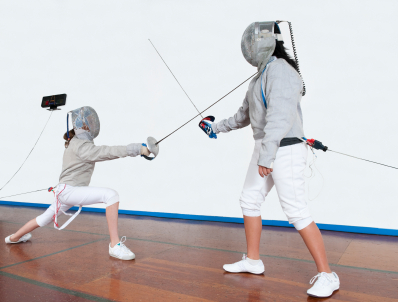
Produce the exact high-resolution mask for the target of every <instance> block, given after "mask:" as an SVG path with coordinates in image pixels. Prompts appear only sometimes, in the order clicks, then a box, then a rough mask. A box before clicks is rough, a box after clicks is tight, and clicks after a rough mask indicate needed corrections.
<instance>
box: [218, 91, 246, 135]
mask: <svg viewBox="0 0 398 302" xmlns="http://www.w3.org/2000/svg"><path fill="white" fill-rule="evenodd" d="M248 93H249V91H248V92H247V93H246V97H245V99H244V100H243V104H242V106H241V107H240V108H239V110H238V112H236V113H235V114H234V116H231V117H230V118H228V119H224V120H222V121H220V122H218V123H213V124H212V125H211V127H212V128H213V131H214V132H215V133H216V134H217V133H220V132H224V133H227V132H229V131H231V130H237V129H240V128H244V127H246V126H248V125H250V116H249V101H248V99H247V97H248Z"/></svg>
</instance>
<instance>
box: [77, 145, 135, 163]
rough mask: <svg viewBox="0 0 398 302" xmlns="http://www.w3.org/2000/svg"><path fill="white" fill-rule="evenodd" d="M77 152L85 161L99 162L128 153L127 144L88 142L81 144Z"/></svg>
mask: <svg viewBox="0 0 398 302" xmlns="http://www.w3.org/2000/svg"><path fill="white" fill-rule="evenodd" d="M76 154H77V156H78V157H79V158H80V159H81V160H82V161H84V162H99V161H105V160H111V159H116V158H121V157H126V156H127V155H128V153H127V146H96V145H94V144H93V143H88V142H87V143H84V144H81V145H80V146H79V148H78V150H77V152H76Z"/></svg>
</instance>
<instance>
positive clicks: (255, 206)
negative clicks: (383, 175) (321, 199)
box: [199, 21, 340, 297]
mask: <svg viewBox="0 0 398 302" xmlns="http://www.w3.org/2000/svg"><path fill="white" fill-rule="evenodd" d="M241 47H242V53H243V55H244V57H245V59H246V60H247V61H248V62H249V63H250V64H252V65H253V66H255V67H257V68H258V74H257V75H256V76H255V77H254V79H253V80H252V81H251V82H250V84H249V89H248V91H247V93H246V97H245V99H244V101H243V105H242V106H241V107H240V108H239V110H238V112H237V113H236V114H235V115H234V116H232V117H230V118H228V119H224V120H222V121H220V122H218V123H214V117H213V116H209V117H207V118H204V119H203V120H202V121H201V122H200V124H199V126H200V128H201V129H202V130H203V131H205V133H206V134H207V135H208V136H209V137H210V138H217V134H218V133H220V132H223V133H226V132H229V131H231V130H237V129H240V128H243V127H246V126H248V125H251V127H252V129H253V136H254V140H255V146H254V151H253V156H252V159H251V161H250V164H249V169H248V171H247V175H246V180H245V183H244V185H243V190H242V193H241V197H240V206H241V208H242V212H243V217H244V224H245V231H246V241H247V256H246V255H243V259H242V260H241V261H239V262H236V263H233V264H225V265H224V270H226V271H228V272H231V273H240V272H248V273H253V274H262V273H263V272H264V264H263V262H262V261H261V260H260V254H259V249H260V237H261V230H262V221H261V212H260V208H261V204H262V203H263V202H264V200H265V198H266V196H267V194H268V193H269V191H270V190H271V189H272V187H273V186H275V187H276V190H277V193H278V196H279V201H280V204H281V206H282V209H283V211H284V213H285V214H286V216H287V218H288V220H289V222H290V223H291V224H293V225H294V227H295V228H296V229H297V230H298V232H299V233H300V235H301V237H302V238H303V240H304V242H305V244H306V245H307V247H308V249H309V251H310V253H311V255H312V257H313V258H314V260H315V263H316V266H317V269H318V274H317V275H316V276H315V277H314V278H312V279H311V281H310V284H313V283H314V281H315V280H316V282H315V284H314V285H313V286H312V287H311V288H310V289H309V290H308V291H307V293H308V295H310V296H316V297H328V296H330V295H332V293H333V292H334V291H335V290H337V289H339V286H340V281H339V278H338V276H337V274H336V273H334V272H332V271H331V270H330V267H329V264H328V260H327V257H326V252H325V247H324V243H323V239H322V235H321V233H320V231H319V229H318V227H317V225H316V224H315V223H314V221H313V219H312V217H311V214H310V211H309V209H308V205H307V202H306V199H305V179H304V169H305V167H306V162H307V146H306V144H305V143H303V140H302V139H301V138H302V137H303V136H304V130H303V115H302V111H301V105H300V102H301V97H302V94H303V89H304V87H303V83H302V80H301V77H300V75H299V73H298V67H297V62H296V61H295V60H293V59H292V58H290V56H289V55H288V54H287V52H286V50H285V47H284V45H283V40H282V36H281V32H280V29H279V26H278V24H277V23H276V22H273V21H272V22H255V23H252V24H250V25H249V27H248V28H247V29H246V31H245V32H244V34H243V36H242V43H241Z"/></svg>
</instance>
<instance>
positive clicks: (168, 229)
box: [0, 206, 398, 302]
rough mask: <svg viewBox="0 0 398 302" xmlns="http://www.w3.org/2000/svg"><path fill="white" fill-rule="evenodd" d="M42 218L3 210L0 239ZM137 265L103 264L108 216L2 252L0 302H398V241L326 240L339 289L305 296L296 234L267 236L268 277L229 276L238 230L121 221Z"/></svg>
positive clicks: (310, 270) (310, 272)
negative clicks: (227, 266) (227, 269)
mask: <svg viewBox="0 0 398 302" xmlns="http://www.w3.org/2000/svg"><path fill="white" fill-rule="evenodd" d="M43 210H44V209H40V208H27V207H11V206H0V237H1V238H4V237H6V236H8V235H10V234H12V233H13V232H14V231H15V230H16V229H18V228H19V227H20V226H21V225H22V224H23V223H25V222H26V221H28V220H29V219H32V218H33V217H36V216H37V215H39V214H41V213H42V212H43ZM119 219H120V220H119V230H120V235H126V236H127V238H128V239H127V242H126V245H127V246H128V247H129V248H130V249H131V250H132V251H133V252H134V253H135V254H136V260H133V261H121V260H117V259H114V258H111V257H109V254H108V243H109V241H108V236H107V225H106V220H105V215H104V214H100V213H82V214H80V215H79V216H78V217H77V218H76V219H75V220H74V221H73V223H72V224H71V225H69V226H68V228H67V229H66V230H63V231H58V230H55V229H54V228H53V227H52V226H48V227H44V228H41V229H38V230H36V231H34V232H33V234H32V235H33V237H32V239H31V240H30V241H28V242H27V243H23V244H14V245H9V244H7V245H6V244H5V243H3V244H0V301H4V302H5V301H7V302H8V301H18V302H20V301H29V302H31V301H228V302H231V301H360V302H365V301H383V302H388V301H398V238H397V237H388V236H375V235H360V234H349V233H339V232H331V231H323V232H322V233H323V235H324V240H325V245H326V249H327V252H328V257H329V261H330V263H331V264H332V270H334V271H335V272H336V273H337V274H338V275H339V276H340V281H341V289H340V290H339V291H337V292H335V294H334V295H333V296H332V297H331V298H328V299H315V298H310V297H308V296H307V295H306V290H307V288H309V284H308V282H309V280H310V279H311V277H313V276H314V275H315V274H316V268H315V265H314V263H313V261H312V260H311V256H310V254H309V252H308V251H307V249H306V247H305V245H304V244H303V242H302V241H301V238H300V236H299V235H298V233H297V232H296V231H295V230H294V229H291V228H281V227H263V233H262V241H261V242H262V244H261V250H260V253H261V258H262V260H263V261H264V265H265V273H264V275H258V276H257V275H250V274H230V273H226V272H224V271H223V269H222V265H223V264H224V263H232V262H235V261H238V260H240V259H241V257H242V254H243V253H244V252H245V234H244V229H243V225H241V224H232V223H214V222H198V221H188V220H177V219H162V218H148V217H138V216H130V215H120V218H119Z"/></svg>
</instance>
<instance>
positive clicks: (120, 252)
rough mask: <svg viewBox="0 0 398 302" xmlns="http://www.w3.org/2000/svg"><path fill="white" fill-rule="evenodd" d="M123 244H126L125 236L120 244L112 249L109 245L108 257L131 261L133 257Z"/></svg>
mask: <svg viewBox="0 0 398 302" xmlns="http://www.w3.org/2000/svg"><path fill="white" fill-rule="evenodd" d="M124 242H126V236H123V237H122V240H120V242H119V243H118V244H116V245H115V246H114V247H111V245H110V244H109V256H111V257H115V258H118V259H121V260H133V259H134V258H135V255H134V253H133V252H132V251H130V249H129V248H128V247H127V246H125V245H124Z"/></svg>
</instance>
